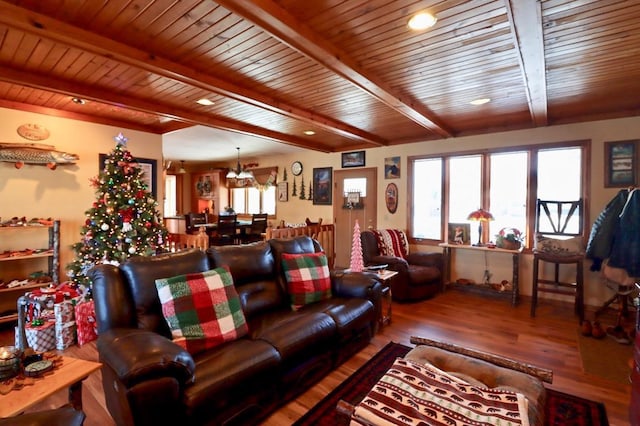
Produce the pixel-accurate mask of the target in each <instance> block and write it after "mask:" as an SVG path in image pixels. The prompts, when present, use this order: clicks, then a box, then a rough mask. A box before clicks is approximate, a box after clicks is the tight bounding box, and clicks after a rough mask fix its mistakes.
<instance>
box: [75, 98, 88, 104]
mask: <svg viewBox="0 0 640 426" xmlns="http://www.w3.org/2000/svg"><path fill="white" fill-rule="evenodd" d="M71 101H72V102H74V103H76V104H78V105H84V104H86V103H87V101H85V100H84V99H82V98H71Z"/></svg>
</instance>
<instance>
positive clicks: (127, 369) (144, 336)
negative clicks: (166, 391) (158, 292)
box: [97, 328, 195, 388]
mask: <svg viewBox="0 0 640 426" xmlns="http://www.w3.org/2000/svg"><path fill="white" fill-rule="evenodd" d="M97 347H98V353H99V354H100V361H101V362H102V363H103V364H105V365H106V366H108V367H109V368H111V369H112V370H113V372H114V373H115V374H116V376H117V377H118V379H119V380H120V381H121V382H122V383H123V384H124V385H125V386H127V387H128V388H131V387H132V386H134V385H136V384H138V383H141V382H144V381H146V380H150V379H157V378H160V377H171V378H174V379H175V380H176V381H178V382H179V383H181V384H187V383H191V382H193V381H194V379H195V363H194V361H193V358H192V357H191V354H189V352H187V351H186V350H185V349H183V348H182V347H181V346H179V345H177V344H175V343H173V342H172V341H171V340H169V339H167V338H166V337H163V336H161V335H159V334H157V333H153V332H151V331H145V330H140V329H124V328H116V329H112V330H109V331H107V332H105V333H104V334H101V335H99V336H98V342H97Z"/></svg>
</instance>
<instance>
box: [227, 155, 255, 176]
mask: <svg viewBox="0 0 640 426" xmlns="http://www.w3.org/2000/svg"><path fill="white" fill-rule="evenodd" d="M236 149H237V150H238V164H237V165H236V168H235V170H234V169H229V173H227V179H249V180H253V173H251V171H249V170H244V169H243V168H242V167H240V147H236Z"/></svg>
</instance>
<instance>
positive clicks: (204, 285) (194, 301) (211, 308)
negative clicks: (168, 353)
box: [156, 268, 248, 354]
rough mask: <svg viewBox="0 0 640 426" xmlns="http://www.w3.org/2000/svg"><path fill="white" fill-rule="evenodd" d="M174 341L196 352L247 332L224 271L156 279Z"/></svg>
mask: <svg viewBox="0 0 640 426" xmlns="http://www.w3.org/2000/svg"><path fill="white" fill-rule="evenodd" d="M156 287H157V288H158V296H159V298H160V302H161V303H162V313H163V314H164V317H165V319H166V321H167V324H168V325H169V328H170V329H171V335H172V337H173V340H174V342H176V343H177V344H179V345H180V346H182V347H184V348H185V349H186V350H188V351H189V352H190V353H191V354H196V353H198V352H202V351H204V350H207V349H210V348H213V347H215V346H218V345H220V344H221V343H224V342H228V341H231V340H235V339H237V338H238V337H241V336H244V335H245V334H247V331H248V328H247V322H246V320H245V318H244V313H243V312H242V308H241V306H240V298H239V297H238V293H237V292H236V289H235V287H234V286H233V278H232V277H231V274H230V273H229V271H228V270H226V269H224V268H216V269H213V270H210V271H206V272H203V273H195V274H186V275H178V276H175V277H171V278H163V279H158V280H156Z"/></svg>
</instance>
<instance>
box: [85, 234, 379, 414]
mask: <svg viewBox="0 0 640 426" xmlns="http://www.w3.org/2000/svg"><path fill="white" fill-rule="evenodd" d="M320 249H321V248H320V247H319V244H318V243H317V242H316V241H315V240H312V239H311V238H309V237H306V236H302V237H298V238H295V239H293V240H270V241H267V242H257V243H253V244H248V245H242V246H224V247H211V248H209V249H208V250H207V252H202V251H200V250H191V251H184V252H178V253H171V254H162V255H158V256H154V257H136V258H130V259H129V260H127V261H126V262H125V263H123V264H121V265H120V266H119V267H116V266H114V265H99V266H96V267H94V268H93V269H91V271H90V272H89V276H90V278H91V280H92V282H93V295H94V299H95V306H96V316H97V323H98V331H99V337H98V342H97V347H98V352H99V356H100V361H101V362H102V363H103V367H102V380H103V386H104V391H105V397H106V402H107V407H108V409H109V412H110V414H111V415H112V417H113V418H114V420H115V421H116V423H117V424H119V425H134V424H135V425H154V426H155V425H158V424H181V425H192V424H215V425H231V424H242V425H246V424H256V423H258V422H259V421H261V420H263V419H264V418H265V417H266V416H267V415H268V414H269V413H270V412H272V411H274V410H275V409H276V408H277V407H278V406H280V405H282V404H283V403H284V402H286V401H288V400H290V399H292V398H293V397H295V396H297V395H298V394H300V393H302V392H303V391H304V390H306V389H307V388H309V387H310V386H311V385H312V384H313V383H315V382H317V381H318V380H319V379H321V378H322V377H324V376H325V375H326V374H327V373H328V372H330V371H331V370H332V369H334V368H335V367H336V366H337V365H338V364H340V363H341V362H343V361H344V360H345V359H347V358H348V357H350V356H351V355H353V354H354V353H355V352H357V351H358V350H360V349H361V348H362V347H364V346H366V345H367V344H368V342H369V341H370V340H371V338H372V336H373V333H374V332H375V331H374V330H375V327H376V319H377V317H376V315H375V313H376V307H375V306H374V305H375V304H379V303H380V298H381V287H380V283H379V282H378V281H377V280H376V278H375V275H371V274H341V275H332V278H331V281H332V298H331V299H328V300H324V301H321V302H317V303H314V304H311V305H307V306H305V307H303V308H302V309H300V310H299V311H292V309H291V307H290V304H289V303H290V302H289V298H288V295H287V294H286V285H285V278H284V275H283V273H282V267H281V262H280V256H281V254H282V253H312V252H317V251H320ZM221 265H228V267H229V268H230V272H231V274H232V276H233V280H234V285H235V287H236V289H237V291H238V294H239V296H240V300H241V303H242V308H243V311H244V314H245V317H246V320H247V323H248V326H249V333H248V335H247V336H244V337H242V338H240V339H237V340H235V341H232V342H227V343H224V344H222V345H220V346H216V347H215V348H213V349H210V350H207V351H205V352H202V353H199V354H196V355H194V356H192V355H191V354H189V353H188V352H186V351H185V350H183V349H182V347H180V346H178V345H176V344H175V343H173V342H172V341H171V338H170V336H171V334H170V332H169V329H168V326H167V324H166V321H165V320H164V317H163V315H162V312H161V305H160V302H159V299H158V295H157V291H156V288H155V280H156V279H158V278H166V277H171V276H176V275H180V274H185V273H191V272H204V271H207V270H209V269H212V268H214V267H218V266H221Z"/></svg>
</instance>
